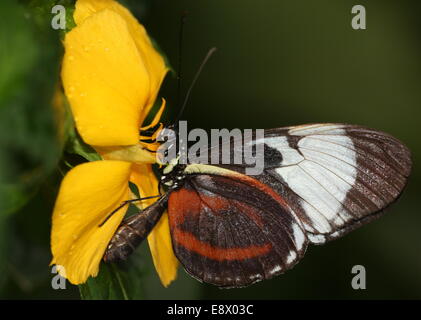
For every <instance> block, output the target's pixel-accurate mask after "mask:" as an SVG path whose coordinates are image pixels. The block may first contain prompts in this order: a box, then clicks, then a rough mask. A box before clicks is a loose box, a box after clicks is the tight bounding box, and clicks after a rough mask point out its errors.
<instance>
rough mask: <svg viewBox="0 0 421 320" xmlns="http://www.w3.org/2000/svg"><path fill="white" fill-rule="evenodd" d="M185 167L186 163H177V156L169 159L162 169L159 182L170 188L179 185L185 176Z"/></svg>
mask: <svg viewBox="0 0 421 320" xmlns="http://www.w3.org/2000/svg"><path fill="white" fill-rule="evenodd" d="M185 168H186V165H183V164H179V163H178V158H176V159H173V160H171V161H170V163H169V164H168V165H167V166H166V167H164V168H163V170H162V176H161V184H163V185H165V186H166V187H168V188H169V189H171V190H173V189H176V188H179V187H181V186H182V185H183V182H184V179H185V177H186V175H185V174H184V169H185Z"/></svg>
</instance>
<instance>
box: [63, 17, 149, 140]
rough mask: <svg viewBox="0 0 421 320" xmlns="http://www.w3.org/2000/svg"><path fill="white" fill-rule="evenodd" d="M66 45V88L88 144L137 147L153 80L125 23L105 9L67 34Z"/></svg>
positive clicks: (64, 69) (81, 131)
mask: <svg viewBox="0 0 421 320" xmlns="http://www.w3.org/2000/svg"><path fill="white" fill-rule="evenodd" d="M64 46H65V55H64V58H63V67H62V80H63V86H64V89H65V92H66V95H67V97H68V99H69V102H70V105H71V108H72V112H73V116H74V119H75V122H76V126H77V129H78V131H79V133H80V134H81V136H82V138H83V139H84V141H85V142H86V143H88V144H90V145H94V146H117V145H133V144H136V143H137V142H138V139H139V128H140V124H141V122H140V121H141V116H143V112H144V110H143V109H144V108H145V106H146V105H147V103H149V100H150V77H149V72H148V71H147V69H146V65H145V61H144V59H143V54H141V53H139V51H138V49H137V45H136V41H135V40H134V39H133V37H132V35H131V33H130V32H129V28H128V25H127V23H126V22H125V20H124V19H123V18H122V17H121V15H119V14H118V13H116V12H114V11H112V10H108V9H104V10H102V11H100V12H98V13H96V14H94V15H92V16H91V17H89V18H87V19H85V20H84V21H83V23H81V24H80V25H78V26H77V27H75V28H73V29H72V30H71V31H70V32H69V33H67V34H66V37H65V41H64Z"/></svg>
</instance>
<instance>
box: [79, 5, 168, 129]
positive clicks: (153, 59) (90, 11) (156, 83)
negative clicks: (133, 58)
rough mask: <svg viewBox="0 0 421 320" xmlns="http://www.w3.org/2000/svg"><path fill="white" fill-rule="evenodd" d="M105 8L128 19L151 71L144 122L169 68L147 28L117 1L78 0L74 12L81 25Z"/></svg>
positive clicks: (147, 68)
mask: <svg viewBox="0 0 421 320" xmlns="http://www.w3.org/2000/svg"><path fill="white" fill-rule="evenodd" d="M104 9H109V10H113V11H115V12H116V13H118V14H120V15H121V17H122V18H123V19H124V20H125V21H126V23H127V25H128V28H129V31H130V33H131V35H132V37H133V39H134V41H135V43H136V46H137V49H138V50H139V53H140V54H141V55H142V61H143V62H144V64H145V66H146V70H147V71H148V73H149V77H150V88H149V99H148V102H147V104H146V106H145V108H144V109H143V110H142V114H141V116H140V123H143V120H144V119H145V118H146V116H147V114H148V113H149V111H150V109H151V108H152V106H153V104H154V101H155V99H156V96H157V94H158V91H159V88H160V86H161V83H162V81H163V79H164V77H165V74H166V73H167V71H168V68H167V67H166V65H165V61H164V59H163V58H162V56H161V55H160V54H159V53H158V52H157V51H156V50H155V48H154V47H153V44H152V42H151V40H150V39H149V37H148V34H147V33H146V30H145V28H144V27H143V26H142V25H141V24H140V23H139V22H138V21H137V19H136V18H135V17H133V15H132V14H131V13H130V11H129V10H127V9H126V8H125V7H123V6H122V5H121V4H119V3H118V2H117V1H114V0H78V1H77V3H76V9H75V13H74V19H75V22H76V24H78V25H79V24H81V23H82V22H83V21H84V20H85V19H87V18H89V17H90V16H92V15H94V14H95V13H97V12H100V11H101V10H104Z"/></svg>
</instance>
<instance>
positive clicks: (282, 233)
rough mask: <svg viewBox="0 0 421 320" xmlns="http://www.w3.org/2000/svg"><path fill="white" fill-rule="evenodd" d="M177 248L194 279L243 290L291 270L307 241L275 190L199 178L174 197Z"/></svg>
mask: <svg viewBox="0 0 421 320" xmlns="http://www.w3.org/2000/svg"><path fill="white" fill-rule="evenodd" d="M168 210H169V221H170V229H171V234H172V241H173V248H174V251H175V254H176V256H177V257H178V259H179V260H180V262H181V263H182V264H183V266H184V268H185V269H186V270H187V271H188V272H189V273H190V274H191V275H192V276H194V277H195V278H197V279H199V280H202V281H205V282H207V283H212V284H215V285H218V286H224V287H241V286H246V285H249V284H251V283H254V282H257V281H259V280H263V279H268V278H271V277H273V276H275V275H277V274H280V273H283V272H285V271H286V270H288V269H290V268H291V267H292V266H293V265H294V264H295V263H296V262H297V261H298V260H299V259H300V258H301V257H302V256H303V254H304V252H305V249H306V246H307V238H306V236H305V234H304V231H303V229H302V226H301V224H300V223H299V221H297V220H296V218H295V217H294V215H293V214H292V212H291V210H290V208H289V207H288V205H287V204H286V203H285V202H284V201H283V199H282V198H281V197H280V196H279V195H278V194H277V193H275V192H273V190H271V189H270V188H269V187H267V186H266V185H264V184H262V183H261V182H259V181H257V180H255V179H253V178H250V177H247V176H245V175H242V174H238V173H234V175H230V174H226V173H223V174H222V175H218V174H212V175H208V174H199V175H193V176H191V177H190V178H188V179H186V181H185V184H184V186H183V187H182V188H180V189H178V190H175V191H173V192H171V194H170V196H169V202H168Z"/></svg>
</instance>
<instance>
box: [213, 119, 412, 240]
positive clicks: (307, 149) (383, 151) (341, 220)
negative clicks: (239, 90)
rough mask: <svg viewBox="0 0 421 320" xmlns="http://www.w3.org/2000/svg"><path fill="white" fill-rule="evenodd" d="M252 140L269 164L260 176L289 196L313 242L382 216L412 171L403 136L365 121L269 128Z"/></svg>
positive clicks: (240, 168) (242, 169) (237, 167)
mask: <svg viewBox="0 0 421 320" xmlns="http://www.w3.org/2000/svg"><path fill="white" fill-rule="evenodd" d="M251 143H252V144H254V145H256V144H264V158H265V161H264V162H265V169H264V171H263V173H262V174H260V175H257V176H255V178H256V179H258V180H259V181H261V182H263V183H265V184H267V185H268V186H270V187H271V188H273V189H274V190H275V191H276V192H277V193H278V194H279V195H280V196H282V197H283V198H284V199H285V201H286V202H287V203H288V205H289V206H290V207H291V208H292V209H293V211H294V212H295V214H296V215H297V216H298V218H299V219H300V221H301V222H302V223H303V225H304V228H305V230H306V231H307V235H308V237H309V239H310V240H311V242H313V243H323V242H324V241H326V240H329V239H333V238H335V237H338V236H340V235H342V234H344V233H346V232H348V231H350V230H352V229H354V228H355V227H358V226H359V225H361V224H363V223H365V222H367V221H370V220H372V219H373V218H375V217H377V216H378V215H379V213H380V212H381V210H382V209H384V208H385V207H387V206H388V205H389V204H390V203H392V202H393V201H395V200H396V199H397V198H398V196H399V195H400V194H401V192H402V190H403V188H404V186H405V185H406V182H407V178H408V176H409V173H410V170H411V159H410V152H409V150H408V149H407V148H406V147H405V146H404V145H403V144H402V143H401V142H400V141H398V140H397V139H395V138H394V137H392V136H390V135H388V134H386V133H383V132H379V131H376V130H372V129H368V128H364V127H360V126H354V125H345V124H311V125H302V126H296V127H287V128H278V129H270V130H266V131H265V136H264V139H254V140H253V141H252V142H251ZM231 148H232V150H234V149H233V148H234V146H231ZM245 163H246V162H245ZM248 163H249V162H248ZM220 166H223V167H225V168H229V169H231V170H235V171H237V172H241V173H245V168H246V165H245V164H244V165H241V164H240V165H235V164H229V165H220Z"/></svg>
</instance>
